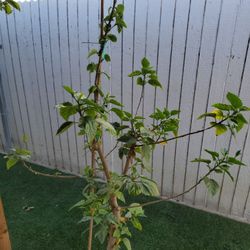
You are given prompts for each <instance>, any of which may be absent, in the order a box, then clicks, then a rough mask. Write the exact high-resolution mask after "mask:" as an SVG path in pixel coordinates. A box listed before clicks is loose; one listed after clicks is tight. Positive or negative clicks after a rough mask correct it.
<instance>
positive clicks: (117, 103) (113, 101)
mask: <svg viewBox="0 0 250 250" xmlns="http://www.w3.org/2000/svg"><path fill="white" fill-rule="evenodd" d="M109 102H110V103H112V104H114V105H116V106H119V107H123V105H122V104H121V103H120V102H118V101H116V100H115V99H110V101H109Z"/></svg>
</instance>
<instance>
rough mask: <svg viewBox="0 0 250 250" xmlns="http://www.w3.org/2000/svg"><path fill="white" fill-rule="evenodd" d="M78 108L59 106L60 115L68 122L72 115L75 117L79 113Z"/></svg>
mask: <svg viewBox="0 0 250 250" xmlns="http://www.w3.org/2000/svg"><path fill="white" fill-rule="evenodd" d="M76 108H77V107H76V106H73V105H70V106H63V105H62V106H59V110H60V115H61V117H62V118H63V119H64V120H65V121H68V119H69V117H70V116H71V115H74V114H76V113H77V109H76Z"/></svg>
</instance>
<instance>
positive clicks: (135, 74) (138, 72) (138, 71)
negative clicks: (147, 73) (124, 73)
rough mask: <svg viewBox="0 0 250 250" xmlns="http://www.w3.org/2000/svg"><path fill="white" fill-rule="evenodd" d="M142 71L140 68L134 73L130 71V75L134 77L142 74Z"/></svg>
mask: <svg viewBox="0 0 250 250" xmlns="http://www.w3.org/2000/svg"><path fill="white" fill-rule="evenodd" d="M141 74H142V73H141V71H140V70H135V71H133V72H132V73H130V74H129V75H128V76H129V77H134V76H140V75H141Z"/></svg>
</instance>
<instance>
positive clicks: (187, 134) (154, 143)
mask: <svg viewBox="0 0 250 250" xmlns="http://www.w3.org/2000/svg"><path fill="white" fill-rule="evenodd" d="M229 118H230V117H226V118H225V119H223V120H221V121H220V122H217V123H216V124H213V125H211V126H209V127H207V128H203V129H199V130H196V131H193V132H189V133H186V134H182V135H179V136H175V137H171V138H168V139H164V140H160V141H155V142H153V143H148V145H157V144H161V143H166V142H169V141H173V140H177V139H180V138H183V137H186V136H189V135H194V134H199V133H202V132H204V131H206V130H209V129H211V128H214V127H216V126H217V125H219V124H222V123H223V122H225V121H226V120H228V119H229ZM142 146H143V144H138V145H136V146H135V147H142Z"/></svg>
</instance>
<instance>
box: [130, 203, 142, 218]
mask: <svg viewBox="0 0 250 250" xmlns="http://www.w3.org/2000/svg"><path fill="white" fill-rule="evenodd" d="M129 206H130V208H128V210H129V212H130V213H131V214H132V215H134V216H136V217H137V216H144V211H143V209H142V207H141V206H140V204H139V203H132V204H130V205H129Z"/></svg>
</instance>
